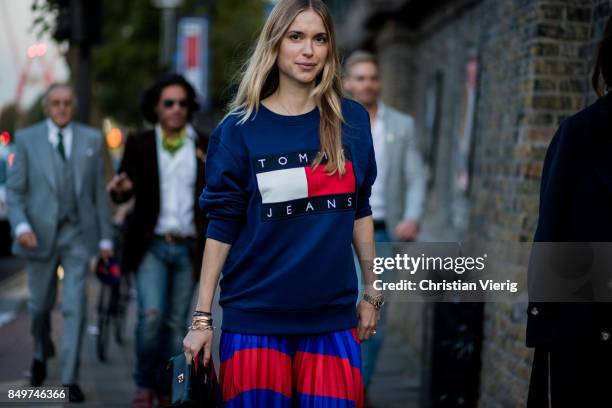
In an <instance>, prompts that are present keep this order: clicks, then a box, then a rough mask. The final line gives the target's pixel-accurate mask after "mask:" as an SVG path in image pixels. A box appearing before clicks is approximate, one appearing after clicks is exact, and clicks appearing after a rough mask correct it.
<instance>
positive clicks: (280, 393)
mask: <svg viewBox="0 0 612 408" xmlns="http://www.w3.org/2000/svg"><path fill="white" fill-rule="evenodd" d="M220 359H221V367H220V369H219V383H220V386H221V390H222V398H223V406H224V407H253V408H264V407H265V408H276V407H281V408H282V407H302V408H305V407H309V408H310V407H313V408H314V407H317V408H331V407H334V408H354V407H357V408H361V407H363V382H362V378H361V371H360V370H361V346H360V341H359V339H358V337H357V329H356V328H351V329H345V330H339V331H334V332H329V333H322V334H312V335H290V336H267V335H253V334H241V333H235V332H228V331H225V330H224V331H222V332H221V344H220Z"/></svg>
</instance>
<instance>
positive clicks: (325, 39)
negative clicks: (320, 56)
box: [317, 37, 327, 43]
mask: <svg viewBox="0 0 612 408" xmlns="http://www.w3.org/2000/svg"><path fill="white" fill-rule="evenodd" d="M317 42H320V43H326V42H327V37H317Z"/></svg>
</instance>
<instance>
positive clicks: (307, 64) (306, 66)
mask: <svg viewBox="0 0 612 408" xmlns="http://www.w3.org/2000/svg"><path fill="white" fill-rule="evenodd" d="M296 64H297V65H298V66H299V67H300V68H302V69H303V70H306V71H310V70H312V69H314V68H315V67H316V66H317V64H314V63H310V62H305V63H303V62H297V63H296Z"/></svg>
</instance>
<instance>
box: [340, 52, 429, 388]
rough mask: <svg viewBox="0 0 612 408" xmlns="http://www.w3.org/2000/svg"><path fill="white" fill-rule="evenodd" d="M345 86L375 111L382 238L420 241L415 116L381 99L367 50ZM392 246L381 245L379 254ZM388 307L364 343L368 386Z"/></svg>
mask: <svg viewBox="0 0 612 408" xmlns="http://www.w3.org/2000/svg"><path fill="white" fill-rule="evenodd" d="M344 68H345V69H344V82H343V84H344V89H345V90H346V91H347V92H348V93H349V94H350V95H351V96H352V97H353V98H355V100H356V101H357V102H359V103H361V104H362V105H363V106H364V107H365V108H366V109H367V110H368V113H369V114H370V124H371V127H372V139H373V143H374V153H375V155H376V165H377V167H378V171H377V174H378V176H377V177H376V181H375V183H374V185H373V186H372V195H371V196H370V204H371V206H372V216H373V217H374V234H375V236H374V238H375V240H376V242H392V241H414V240H416V239H417V237H418V233H419V228H420V224H421V217H422V215H423V208H424V201H425V193H426V182H427V172H426V168H425V166H424V164H423V160H422V158H421V154H420V152H419V150H418V147H417V141H416V135H415V131H414V120H413V119H412V117H411V116H410V115H408V114H405V113H402V112H399V111H397V110H395V109H393V108H391V107H390V106H387V105H385V104H384V103H382V102H381V101H380V99H379V98H380V90H381V85H380V79H379V67H378V61H377V60H376V57H375V56H374V55H372V54H370V53H368V52H365V51H356V52H354V53H353V54H351V55H350V56H349V57H348V58H347V59H346V61H345V64H344ZM385 249H387V252H391V251H388V249H389V247H388V246H387V247H383V246H379V247H378V248H377V256H392V253H384V252H385V251H384V250H385ZM384 316H385V313H384V310H383V312H382V313H381V321H380V322H379V324H378V330H377V334H376V336H373V337H371V338H370V339H369V340H368V341H367V342H364V343H363V345H362V354H363V363H362V370H363V378H364V385H365V387H366V389H367V386H368V384H369V382H370V379H371V377H372V373H373V371H374V364H375V362H376V357H377V355H378V351H379V349H380V344H381V343H382V339H383V333H384V324H383V322H384Z"/></svg>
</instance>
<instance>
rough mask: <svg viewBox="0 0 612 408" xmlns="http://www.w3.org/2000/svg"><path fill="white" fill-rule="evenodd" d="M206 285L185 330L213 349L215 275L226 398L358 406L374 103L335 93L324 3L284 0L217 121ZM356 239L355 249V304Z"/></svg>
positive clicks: (368, 315)
mask: <svg viewBox="0 0 612 408" xmlns="http://www.w3.org/2000/svg"><path fill="white" fill-rule="evenodd" d="M206 175H207V186H206V188H205V190H204V192H203V193H202V196H201V198H200V205H201V207H202V208H203V209H204V210H205V211H206V212H207V213H208V217H209V226H208V230H207V241H206V249H205V251H204V257H203V266H202V276H201V279H200V292H199V299H198V304H197V307H196V310H195V311H194V317H193V323H192V326H191V327H190V331H189V332H188V334H187V336H186V337H185V339H184V341H183V345H184V351H185V354H186V355H187V357H188V358H193V356H194V355H195V354H197V352H198V351H199V350H201V349H202V348H203V349H204V360H205V364H208V361H209V360H210V355H211V342H212V316H211V314H210V311H211V304H212V299H213V295H214V290H215V287H216V285H217V280H218V278H219V275H220V273H221V272H223V278H222V280H221V295H220V304H221V306H222V308H223V323H222V326H221V329H222V332H221V344H220V350H219V352H220V360H221V367H220V373H219V382H220V385H221V389H222V397H223V402H224V405H225V406H232V407H241V406H249V407H290V406H317V407H332V406H333V407H345V406H346V407H355V406H357V407H359V406H362V405H363V384H362V378H361V373H360V365H361V357H360V343H361V342H362V341H364V340H366V339H367V338H369V337H370V336H372V335H374V334H375V333H376V331H375V327H376V323H377V321H378V318H379V311H378V309H379V308H380V306H381V305H382V303H383V300H382V295H381V294H377V293H375V292H374V291H373V289H372V282H373V280H374V274H373V273H372V268H371V262H368V259H369V260H371V259H372V257H373V256H374V244H373V222H372V217H371V209H370V205H369V196H370V190H371V186H372V183H373V182H374V179H375V177H376V163H375V159H374V150H373V147H372V137H371V134H370V124H369V117H368V113H367V112H366V111H365V109H364V108H363V107H362V106H361V105H359V104H357V103H356V102H353V101H350V100H347V99H344V98H342V97H341V83H340V65H339V61H338V57H337V51H336V43H335V38H334V31H333V25H332V20H331V17H330V13H329V10H328V9H327V7H326V6H325V4H324V3H323V2H322V1H320V0H311V1H303V0H281V1H279V2H278V3H277V5H276V6H275V7H274V9H273V11H272V13H271V14H270V17H269V18H268V20H267V22H266V24H265V26H264V28H263V30H262V32H261V35H260V36H259V40H258V42H257V45H256V47H255V50H254V52H253V54H252V56H251V58H250V59H249V61H248V63H247V64H246V66H245V69H244V72H243V75H242V80H241V83H240V86H239V88H238V92H237V95H236V98H235V99H234V101H233V103H232V104H231V107H230V113H229V114H228V115H227V116H226V118H225V119H224V120H223V121H222V122H221V123H220V124H219V126H218V127H217V129H216V130H215V131H214V133H213V135H212V137H211V141H210V145H209V151H208V162H207V168H206ZM351 243H354V244H355V247H356V249H357V252H358V255H359V258H360V259H362V270H363V271H364V277H363V281H364V282H365V285H366V290H365V294H364V298H363V299H362V300H361V301H360V302H359V303H358V305H357V308H355V304H356V301H357V293H358V291H357V277H356V273H355V267H354V263H353V262H352V252H351Z"/></svg>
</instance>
